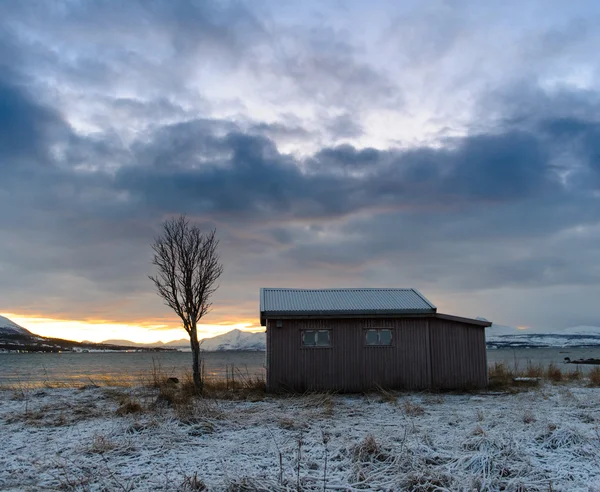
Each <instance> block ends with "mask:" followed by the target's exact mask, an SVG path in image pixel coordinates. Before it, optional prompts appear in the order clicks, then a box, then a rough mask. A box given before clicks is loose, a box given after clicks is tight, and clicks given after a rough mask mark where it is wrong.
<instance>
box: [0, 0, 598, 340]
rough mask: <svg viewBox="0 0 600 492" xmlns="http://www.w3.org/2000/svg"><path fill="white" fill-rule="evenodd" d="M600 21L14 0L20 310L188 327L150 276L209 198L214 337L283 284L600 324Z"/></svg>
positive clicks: (10, 33) (92, 321)
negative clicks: (167, 233)
mask: <svg viewBox="0 0 600 492" xmlns="http://www.w3.org/2000/svg"><path fill="white" fill-rule="evenodd" d="M599 22H600V3H598V2H592V1H582V2H578V3H576V4H573V3H572V4H569V5H566V4H557V3H554V2H551V3H548V2H544V1H542V0H532V1H531V2H527V4H522V3H520V2H517V1H516V0H509V1H504V2H500V1H490V2H486V3H485V4H482V3H481V2H476V1H474V0H466V1H464V2H459V3H450V2H444V1H439V2H433V3H428V4H427V5H422V4H419V3H418V2H401V3H398V2H390V1H389V0H374V2H371V3H370V4H369V5H368V6H366V5H365V4H362V3H360V2H348V3H344V4H343V5H342V4H337V3H336V4H333V3H323V2H314V1H307V2H303V3H302V4H295V3H286V2H283V3H282V2H277V3H275V2H250V1H246V0H242V1H240V2H233V1H232V2H230V1H228V0H226V1H219V2H213V1H210V0H208V1H204V2H197V3H195V2H187V1H186V2H170V1H167V0H157V1H156V2H152V3H151V4H149V3H146V2H143V1H137V0H132V1H131V2H127V3H126V4H118V5H113V4H112V3H111V2H108V3H104V2H94V1H90V0H83V1H80V2H67V3H64V4H62V3H55V2H35V3H31V2H19V1H17V0H7V1H5V2H2V3H1V4H0V237H1V238H2V240H1V241H0V312H4V313H9V314H10V315H11V316H12V317H10V316H9V317H10V318H11V319H13V320H14V321H15V322H17V323H19V324H23V326H25V327H26V328H28V326H27V323H30V324H31V326H32V327H35V330H38V331H40V334H45V335H46V336H54V337H59V338H68V339H72V340H83V339H86V340H90V341H95V340H98V339H110V338H122V336H121V335H123V336H124V335H127V339H129V340H131V341H134V342H144V341H151V342H150V343H152V342H153V341H157V340H160V341H164V340H176V339H181V338H185V337H186V336H187V334H186V333H185V331H183V330H182V329H181V328H180V327H179V321H178V318H177V317H176V316H175V315H174V314H173V313H172V312H171V311H170V310H169V308H168V307H166V306H165V305H164V304H163V301H162V299H160V298H159V297H158V296H157V295H156V293H155V291H154V289H153V285H152V283H151V282H150V281H149V279H148V276H149V275H153V274H154V273H155V272H154V269H153V266H152V263H151V260H152V256H151V254H152V251H151V248H150V245H151V243H152V241H153V239H154V237H156V235H157V234H158V233H160V228H161V224H162V223H163V221H164V220H165V219H167V218H170V217H173V216H177V215H179V214H182V213H185V214H187V216H188V218H189V219H190V220H191V221H193V222H194V223H197V224H199V225H200V227H201V228H202V229H203V230H205V231H206V230H210V229H213V228H215V229H216V230H217V236H218V239H219V241H220V244H219V249H218V251H219V254H220V255H221V260H222V263H223V266H224V274H223V276H222V277H221V278H220V281H219V283H220V287H219V289H218V290H217V291H216V293H215V294H214V296H213V298H212V299H211V300H212V302H213V308H212V311H211V312H210V313H209V315H208V316H206V317H205V318H203V319H202V320H201V323H200V335H202V336H203V337H208V336H214V335H217V334H220V333H224V332H226V331H229V330H230V329H232V328H234V327H244V329H245V330H250V331H251V330H253V329H256V330H258V329H259V326H258V325H259V315H258V310H259V307H258V293H259V288H260V287H264V286H272V287H279V286H289V287H297V288H330V287H348V288H350V287H414V288H416V289H418V290H419V291H420V292H422V293H423V295H425V297H427V298H428V299H430V300H431V301H432V302H433V303H434V304H435V305H436V306H438V309H439V311H440V312H444V313H449V314H453V315H457V316H464V317H471V318H474V317H477V316H483V317H485V318H487V319H490V320H492V321H494V322H496V324H501V325H506V326H520V327H527V328H526V329H527V330H533V331H535V330H548V331H554V330H558V329H562V328H566V327H571V326H580V325H589V326H595V325H598V324H600V311H599V309H598V305H597V301H596V300H597V299H598V298H600V267H598V265H600V249H599V248H598V247H597V245H598V244H600V145H599V142H600V118H599V117H598V108H599V107H600V59H599V58H598V57H597V46H598V45H600V31H599V30H598V29H596V26H597V25H598V23H599ZM17 320H21V322H19V321H17ZM35 330H34V331H35Z"/></svg>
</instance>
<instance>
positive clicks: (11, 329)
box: [0, 316, 34, 337]
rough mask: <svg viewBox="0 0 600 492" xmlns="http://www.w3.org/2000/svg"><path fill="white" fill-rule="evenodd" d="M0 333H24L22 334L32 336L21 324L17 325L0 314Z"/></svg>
mask: <svg viewBox="0 0 600 492" xmlns="http://www.w3.org/2000/svg"><path fill="white" fill-rule="evenodd" d="M0 334H2V335H24V336H31V337H32V336H34V335H33V333H31V332H30V331H29V330H26V329H25V328H23V327H22V326H19V325H18V324H17V323H15V322H14V321H11V320H9V319H8V318H5V317H4V316H0Z"/></svg>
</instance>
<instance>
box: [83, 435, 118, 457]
mask: <svg viewBox="0 0 600 492" xmlns="http://www.w3.org/2000/svg"><path fill="white" fill-rule="evenodd" d="M116 447H117V444H116V443H115V442H114V441H112V440H111V439H109V438H108V437H106V436H102V435H99V434H96V435H95V436H94V439H93V440H92V444H91V445H90V447H89V449H88V452H89V453H94V454H104V453H107V452H108V451H112V450H113V449H115V448H116Z"/></svg>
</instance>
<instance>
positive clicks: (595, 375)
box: [588, 366, 600, 386]
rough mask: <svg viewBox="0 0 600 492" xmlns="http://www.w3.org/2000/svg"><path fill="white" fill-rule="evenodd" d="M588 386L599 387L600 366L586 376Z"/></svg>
mask: <svg viewBox="0 0 600 492" xmlns="http://www.w3.org/2000/svg"><path fill="white" fill-rule="evenodd" d="M588 378H589V379H590V386H600V366H596V367H593V368H592V370H591V371H590V372H589V374H588Z"/></svg>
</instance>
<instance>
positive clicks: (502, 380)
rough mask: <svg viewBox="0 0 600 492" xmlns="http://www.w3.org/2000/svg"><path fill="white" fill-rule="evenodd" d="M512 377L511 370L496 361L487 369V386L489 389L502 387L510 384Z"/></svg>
mask: <svg viewBox="0 0 600 492" xmlns="http://www.w3.org/2000/svg"><path fill="white" fill-rule="evenodd" d="M513 378H514V374H513V372H512V371H511V370H510V369H508V368H507V367H506V366H505V365H504V364H502V363H499V362H496V363H494V365H493V366H492V367H490V368H489V369H488V379H489V385H488V386H489V387H490V388H491V389H502V388H506V387H508V386H511V385H512V383H513Z"/></svg>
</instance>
